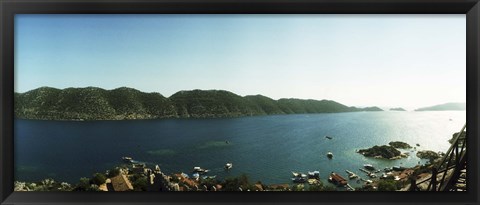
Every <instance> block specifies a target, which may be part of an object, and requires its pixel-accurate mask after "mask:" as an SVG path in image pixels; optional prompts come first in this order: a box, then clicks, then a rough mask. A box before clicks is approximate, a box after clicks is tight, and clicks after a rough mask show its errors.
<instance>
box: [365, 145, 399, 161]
mask: <svg viewBox="0 0 480 205" xmlns="http://www.w3.org/2000/svg"><path fill="white" fill-rule="evenodd" d="M358 153H360V154H363V156H366V157H376V156H381V157H382V158H386V159H390V158H393V157H397V156H400V154H401V152H400V151H398V150H397V149H395V148H394V147H392V146H388V145H382V146H377V145H375V146H373V147H372V148H368V149H361V150H359V151H358Z"/></svg>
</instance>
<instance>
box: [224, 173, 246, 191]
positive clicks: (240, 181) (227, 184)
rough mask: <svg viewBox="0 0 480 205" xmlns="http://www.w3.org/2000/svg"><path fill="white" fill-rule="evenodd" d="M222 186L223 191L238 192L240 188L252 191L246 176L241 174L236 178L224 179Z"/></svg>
mask: <svg viewBox="0 0 480 205" xmlns="http://www.w3.org/2000/svg"><path fill="white" fill-rule="evenodd" d="M222 186H223V190H224V191H239V190H240V188H241V189H242V190H248V189H250V190H254V187H253V185H252V184H250V183H249V179H248V176H247V175H246V174H241V175H240V176H238V177H233V178H232V177H230V178H226V179H225V181H224V182H223V183H222Z"/></svg>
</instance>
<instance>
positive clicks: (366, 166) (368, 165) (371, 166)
mask: <svg viewBox="0 0 480 205" xmlns="http://www.w3.org/2000/svg"><path fill="white" fill-rule="evenodd" d="M363 167H365V169H368V170H375V167H373V165H371V164H364V165H363Z"/></svg>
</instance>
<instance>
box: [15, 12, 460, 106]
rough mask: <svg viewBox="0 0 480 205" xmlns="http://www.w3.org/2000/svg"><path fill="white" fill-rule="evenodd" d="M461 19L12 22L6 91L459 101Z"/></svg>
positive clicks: (358, 102) (43, 18)
mask: <svg viewBox="0 0 480 205" xmlns="http://www.w3.org/2000/svg"><path fill="white" fill-rule="evenodd" d="M465 22H466V21H465V15H16V17H15V91H16V92H25V91H28V90H31V89H35V88H38V87H41V86H50V87H56V88H67V87H87V86H96V87H101V88H105V89H114V88H117V87H122V86H127V87H132V88H135V89H138V90H141V91H144V92H159V93H161V94H163V95H164V96H166V97H168V96H170V95H172V94H174V93H175V92H177V91H180V90H192V89H222V90H228V91H232V92H234V93H237V94H239V95H242V96H244V95H252V94H262V95H265V96H268V97H271V98H273V99H279V98H301V99H318V100H321V99H330V100H335V101H338V102H340V103H343V104H346V105H349V106H374V105H375V106H391V107H396V106H400V107H413V108H415V107H422V106H429V105H434V104H440V103H445V102H465V101H466V85H465V84H466V77H465V76H466V51H465V50H466V46H465V44H466V43H465V42H466V27H465Z"/></svg>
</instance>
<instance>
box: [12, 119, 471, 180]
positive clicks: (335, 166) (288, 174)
mask: <svg viewBox="0 0 480 205" xmlns="http://www.w3.org/2000/svg"><path fill="white" fill-rule="evenodd" d="M465 123H466V112H465V111H423V112H414V111H406V112H402V111H384V112H349V113H322V114H294V115H269V116H253V117H238V118H216V119H159V120H119V121H50V120H25V119H15V121H14V133H15V134H14V158H15V160H14V161H15V172H14V177H15V180H17V181H28V182H35V181H40V180H42V179H46V178H52V179H54V180H56V181H62V182H68V183H72V184H75V183H77V182H78V181H79V179H80V178H81V177H91V176H92V175H93V174H94V173H96V172H105V171H106V170H109V169H111V168H114V167H117V166H121V165H122V164H123V163H124V162H122V157H124V156H129V157H132V158H133V159H134V160H136V161H139V162H143V163H146V164H147V166H150V167H153V166H154V165H156V164H158V165H159V166H160V168H161V170H162V171H163V172H164V173H166V174H173V173H181V172H183V173H186V174H189V175H191V174H192V170H193V167H202V168H205V169H209V170H210V172H209V173H208V175H212V176H213V175H215V176H216V177H217V179H220V180H222V179H225V178H227V177H234V176H239V175H241V174H246V175H247V176H248V177H249V179H250V181H251V182H257V181H260V182H262V183H264V184H285V183H288V184H291V183H292V180H291V178H292V171H293V172H302V173H307V172H308V171H315V170H318V171H320V178H321V180H322V181H323V182H324V183H328V182H327V178H328V176H329V175H330V173H331V172H336V173H339V174H340V175H342V176H344V177H346V176H347V174H346V173H345V170H350V171H353V172H355V173H357V174H358V175H360V176H361V177H362V178H368V177H367V176H366V175H365V174H364V173H363V172H361V171H359V168H363V165H364V164H371V165H373V166H374V167H375V168H377V169H382V170H383V169H384V168H385V167H392V166H404V167H413V166H416V165H418V164H425V163H426V162H427V160H423V159H419V158H418V157H417V156H416V152H417V151H419V150H432V151H435V152H446V151H447V150H448V148H449V147H450V144H449V142H448V140H449V139H450V138H451V137H452V134H453V133H455V132H459V131H460V129H461V128H462V127H463V125H464V124H465ZM326 136H329V137H331V139H328V138H326ZM391 141H402V142H406V143H408V144H410V145H411V146H412V147H415V149H413V148H412V149H407V150H401V151H402V152H406V153H410V154H409V157H407V158H402V159H397V160H389V159H374V158H370V157H364V156H363V155H361V154H359V153H357V152H356V151H357V150H359V149H365V148H370V147H372V146H375V145H386V144H388V143H389V142H391ZM417 144H418V145H419V146H417ZM328 152H332V153H333V155H334V156H333V158H332V159H329V158H327V156H326V154H327V153H328ZM226 163H233V168H232V169H230V170H228V171H226V170H225V169H224V166H225V164H226ZM350 184H351V185H353V186H354V187H358V185H356V183H350Z"/></svg>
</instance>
